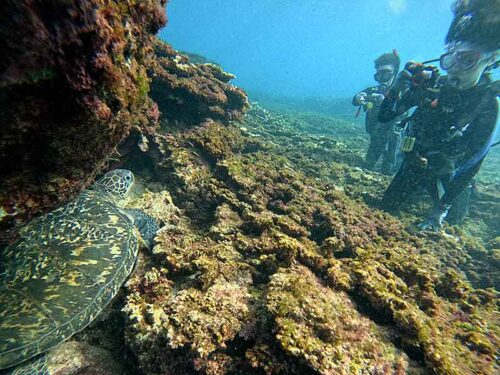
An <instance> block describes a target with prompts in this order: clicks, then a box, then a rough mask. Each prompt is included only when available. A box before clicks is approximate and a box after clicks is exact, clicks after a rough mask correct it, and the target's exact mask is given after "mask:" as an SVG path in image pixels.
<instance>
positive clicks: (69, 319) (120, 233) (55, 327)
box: [0, 169, 158, 373]
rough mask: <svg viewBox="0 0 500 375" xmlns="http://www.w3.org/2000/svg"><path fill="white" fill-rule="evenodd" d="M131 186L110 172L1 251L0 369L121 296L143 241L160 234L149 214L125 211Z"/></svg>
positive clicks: (130, 178)
mask: <svg viewBox="0 0 500 375" xmlns="http://www.w3.org/2000/svg"><path fill="white" fill-rule="evenodd" d="M133 184H134V175H133V173H132V172H130V171H128V170H125V169H116V170H113V171H111V172H108V173H107V174H105V175H104V176H103V177H102V178H100V179H99V180H97V181H96V182H95V183H94V184H93V185H92V186H90V187H89V188H88V189H86V190H84V191H83V192H82V193H81V194H80V195H78V196H77V198H76V199H74V200H73V201H71V202H69V203H68V204H66V205H65V206H63V207H61V208H58V209H56V210H55V211H52V212H50V213H48V214H46V215H43V216H41V217H39V218H36V219H34V220H33V221H31V222H30V223H28V224H27V225H26V226H25V227H24V228H23V229H22V230H21V233H20V238H19V240H17V241H16V242H15V243H14V244H13V245H11V246H8V247H6V248H5V249H4V250H3V251H2V253H1V254H0V370H1V369H6V368H9V367H11V366H14V365H17V364H19V363H21V362H24V361H26V360H27V359H29V358H32V357H34V356H36V355H38V354H40V353H44V352H46V351H48V350H49V349H51V348H53V347H54V346H56V345H58V344H60V343H61V342H63V341H65V340H66V339H68V338H69V337H71V336H72V335H73V334H75V333H76V332H78V331H80V330H82V329H83V328H85V327H86V326H87V325H88V324H89V323H91V322H92V321H93V320H94V319H95V318H96V317H97V315H98V314H99V313H100V312H101V311H102V310H103V309H104V308H105V307H106V306H107V305H108V304H109V303H110V301H111V300H112V299H113V297H114V296H115V295H116V293H117V292H118V290H119V288H120V287H121V285H122V284H123V283H124V281H125V280H126V279H127V277H128V276H129V274H130V272H131V271H132V269H133V267H134V264H135V261H136V258H137V252H138V249H139V246H140V243H141V239H144V240H145V242H146V243H147V244H151V242H152V241H153V238H154V235H155V233H156V230H157V229H158V226H157V224H156V222H155V220H154V219H153V218H152V217H150V216H149V215H147V214H145V213H144V212H142V211H140V210H137V209H133V210H126V209H123V208H120V206H121V205H120V202H122V201H123V199H124V198H126V197H127V195H129V192H130V190H131V187H132V185H133ZM138 233H140V235H138ZM41 363H42V364H41ZM37 366H38V367H37ZM35 367H36V368H42V367H43V360H41V361H40V360H38V363H36V362H34V364H33V366H32V368H35ZM28 373H33V372H28ZM42 373H43V372H42ZM47 373H48V371H47Z"/></svg>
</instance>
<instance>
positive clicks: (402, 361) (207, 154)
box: [124, 107, 500, 374]
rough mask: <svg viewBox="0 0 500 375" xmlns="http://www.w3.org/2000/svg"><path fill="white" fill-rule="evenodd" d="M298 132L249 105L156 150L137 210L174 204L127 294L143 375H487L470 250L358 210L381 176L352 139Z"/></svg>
mask: <svg viewBox="0 0 500 375" xmlns="http://www.w3.org/2000/svg"><path fill="white" fill-rule="evenodd" d="M304 130H305V128H304V129H302V130H297V128H296V126H295V125H293V126H292V125H291V124H288V123H287V117H286V116H275V115H273V114H272V113H269V112H268V111H265V110H264V109H262V108H257V107H253V108H252V109H251V110H250V111H249V113H248V114H247V115H246V117H245V119H244V120H243V122H241V123H238V124H233V125H229V126H227V125H222V124H221V123H218V122H217V121H205V122H203V123H200V124H199V125H198V126H196V127H194V128H192V127H191V128H186V129H184V130H182V129H180V130H178V132H177V133H176V134H175V136H164V137H161V138H158V139H157V140H158V144H157V147H159V150H160V154H161V155H162V159H161V165H159V166H158V167H157V168H156V174H157V176H159V177H158V179H159V180H161V181H163V182H162V183H161V184H160V186H156V185H154V186H155V188H157V189H159V192H158V193H154V194H152V195H150V196H149V199H151V200H152V201H151V202H150V203H148V205H149V206H150V207H154V206H155V205H156V204H160V203H159V202H160V201H164V198H161V197H160V195H161V194H162V193H161V190H162V189H167V190H169V191H170V194H171V197H172V200H171V203H172V204H173V205H175V206H176V207H177V208H176V209H173V208H172V209H168V210H158V211H157V212H158V213H159V218H161V215H162V212H163V211H165V212H176V214H175V219H174V220H173V223H174V224H173V225H169V224H168V221H169V220H172V219H171V218H170V219H168V218H167V217H166V218H165V219H164V220H163V221H164V222H166V223H167V225H166V226H165V228H163V229H162V230H161V231H160V233H159V235H158V237H157V240H156V246H155V248H154V250H153V253H152V254H151V255H149V256H148V257H147V258H148V259H147V261H146V262H145V263H144V264H146V266H145V267H143V268H142V271H141V272H139V273H136V274H135V275H134V277H133V278H132V279H131V280H130V281H129V283H128V287H127V290H128V297H127V302H126V305H125V308H124V310H125V312H126V313H127V316H128V318H127V323H126V332H127V334H126V337H127V345H128V346H129V348H130V350H131V351H132V352H133V353H134V355H135V356H136V358H137V361H138V366H139V368H140V369H141V371H142V372H144V373H146V374H173V373H186V374H187V373H193V372H199V373H206V374H225V373H241V374H252V373H255V374H259V373H267V374H276V373H297V374H299V373H300V374H307V373H321V374H350V373H362V374H365V373H366V374H404V373H409V374H426V373H436V374H475V373H481V374H494V373H495V372H497V371H498V369H499V367H498V366H499V365H498V362H497V359H496V357H495V351H496V349H495V348H497V347H498V345H499V333H500V332H499V325H498V323H499V322H498V318H497V317H496V314H497V306H496V301H497V299H498V292H497V291H496V290H495V289H492V288H490V289H475V288H474V287H473V286H472V285H471V284H470V282H469V281H467V279H466V278H465V277H464V276H463V273H462V269H464V267H465V268H467V266H471V263H470V259H471V255H470V254H471V251H473V250H472V249H477V246H476V245H475V244H474V243H473V242H471V240H470V238H469V237H467V236H465V235H462V234H460V233H458V232H456V233H454V232H451V233H448V234H447V233H422V234H412V233H410V232H408V231H407V230H406V229H405V224H403V223H402V222H400V221H398V220H396V219H395V218H393V217H391V216H390V215H388V214H385V213H382V212H380V211H378V210H376V209H374V208H373V207H369V206H368V205H367V204H366V203H365V202H370V201H371V197H377V196H380V194H381V192H382V191H383V188H384V186H385V184H386V183H387V179H386V178H384V177H381V176H379V175H378V174H376V173H372V172H366V171H364V170H362V169H361V168H360V167H359V166H358V165H357V162H358V161H359V160H360V158H359V155H360V154H361V152H362V151H361V150H359V152H358V151H357V150H356V149H355V148H353V147H349V146H346V144H351V142H357V141H356V139H353V140H349V139H346V140H342V142H339V141H336V140H334V139H330V138H329V137H326V136H323V137H322V136H318V135H314V134H306V133H304V132H303V131H304ZM291 140H292V141H291ZM293 142H296V143H293ZM319 142H324V144H325V143H327V144H328V146H327V147H324V149H321V150H318V148H317V144H318V143H319ZM320 144H321V143H320ZM318 153H320V154H321V155H322V157H321V158H315V155H318ZM343 157H344V158H345V159H343ZM343 160H344V161H343ZM313 165H315V166H316V170H313ZM328 168H333V169H334V171H333V172H326V173H322V172H321V171H323V170H325V171H326V170H327V169H328ZM335 168H337V170H335ZM318 170H319V172H318ZM161 176H165V177H163V178H162V177H161ZM157 200H158V203H155V202H157ZM139 206H140V204H139ZM481 264H483V263H481ZM475 266H477V264H476V265H475ZM472 268H474V267H472Z"/></svg>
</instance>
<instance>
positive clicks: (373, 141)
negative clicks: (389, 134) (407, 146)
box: [365, 129, 385, 170]
mask: <svg viewBox="0 0 500 375" xmlns="http://www.w3.org/2000/svg"><path fill="white" fill-rule="evenodd" d="M384 147H385V137H384V135H383V134H381V132H380V131H379V130H378V129H374V130H373V131H372V132H371V133H370V145H369V146H368V151H367V152H366V157H365V163H366V167H367V168H368V169H371V170H373V169H374V167H375V165H376V164H377V162H378V160H379V159H380V156H381V155H382V152H383V151H384Z"/></svg>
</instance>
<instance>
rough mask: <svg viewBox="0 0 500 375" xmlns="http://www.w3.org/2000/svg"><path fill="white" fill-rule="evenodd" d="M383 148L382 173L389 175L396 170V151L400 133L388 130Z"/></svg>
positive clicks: (398, 145) (397, 150)
mask: <svg viewBox="0 0 500 375" xmlns="http://www.w3.org/2000/svg"><path fill="white" fill-rule="evenodd" d="M386 139H387V141H386V144H385V150H384V153H383V155H382V158H383V159H382V173H383V174H386V175H391V174H393V173H395V172H396V171H397V170H398V152H399V147H400V133H399V132H396V131H394V130H392V129H391V130H390V131H389V132H388V133H387V136H386Z"/></svg>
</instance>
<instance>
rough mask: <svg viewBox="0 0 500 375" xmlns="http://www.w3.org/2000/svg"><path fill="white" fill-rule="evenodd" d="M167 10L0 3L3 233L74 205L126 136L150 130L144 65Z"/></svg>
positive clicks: (154, 113)
mask: <svg viewBox="0 0 500 375" xmlns="http://www.w3.org/2000/svg"><path fill="white" fill-rule="evenodd" d="M165 4H166V0H144V1H140V2H137V1H127V0H123V1H122V0H120V1H115V0H90V1H80V0H71V1H50V2H42V3H40V2H37V1H28V0H26V1H10V0H9V1H5V2H3V3H2V11H1V12H0V24H1V25H2V27H1V29H0V45H2V59H1V61H0V113H1V116H0V117H1V118H2V125H1V131H0V207H2V210H3V211H4V212H7V215H2V218H1V219H0V220H1V222H0V224H1V225H2V228H8V227H11V226H12V225H13V224H16V223H20V222H23V221H25V220H26V219H28V218H30V217H31V216H32V215H34V214H36V213H39V212H40V211H48V210H49V209H51V208H53V207H54V206H57V205H58V204H61V203H62V202H64V201H66V200H68V199H69V198H71V197H72V196H74V195H75V194H76V193H77V192H79V191H80V190H81V189H82V188H83V187H85V186H86V185H87V184H89V183H90V182H91V181H93V179H94V178H95V176H96V175H97V174H98V173H99V172H100V171H101V170H102V169H103V168H104V167H105V162H106V161H107V158H108V157H109V156H110V155H111V153H112V152H113V150H114V148H115V147H116V146H117V145H118V144H119V143H120V141H122V140H123V139H124V138H125V137H126V136H127V135H128V133H129V131H130V130H131V129H132V128H137V129H139V130H140V131H141V132H152V131H153V129H154V127H155V126H156V124H157V121H158V115H159V112H158V109H157V106H156V105H155V104H154V103H153V102H152V101H151V99H150V98H149V97H148V90H149V80H148V77H147V74H146V65H147V64H148V63H149V61H150V59H151V57H152V56H153V55H152V53H151V52H152V47H151V46H152V37H153V34H154V33H156V31H157V30H158V29H159V28H160V27H161V26H163V25H164V24H165V22H166V16H165Z"/></svg>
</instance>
